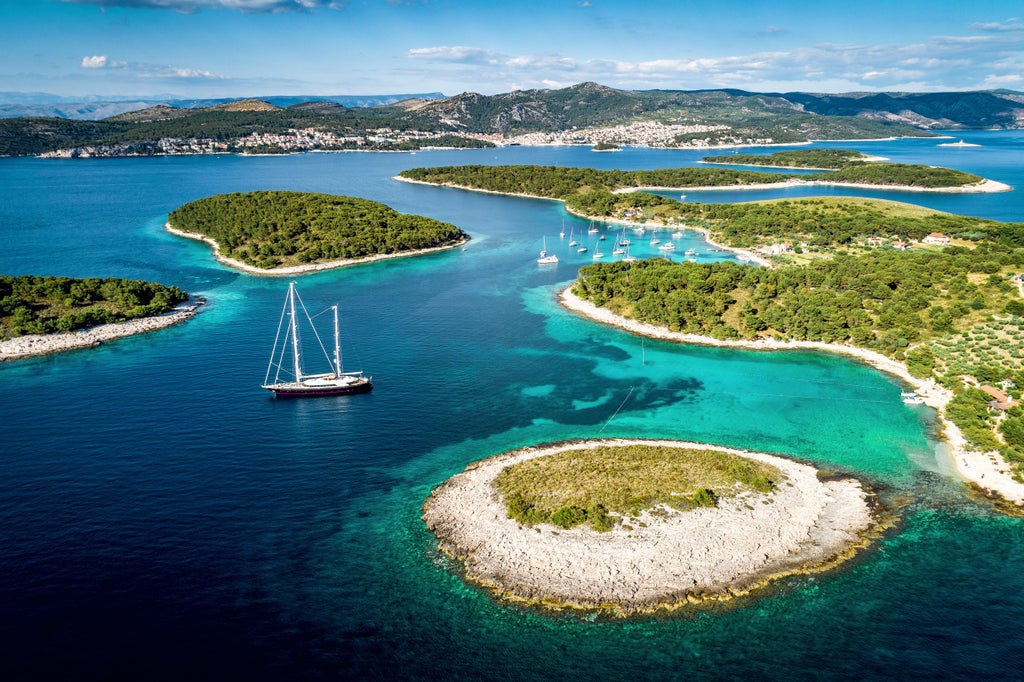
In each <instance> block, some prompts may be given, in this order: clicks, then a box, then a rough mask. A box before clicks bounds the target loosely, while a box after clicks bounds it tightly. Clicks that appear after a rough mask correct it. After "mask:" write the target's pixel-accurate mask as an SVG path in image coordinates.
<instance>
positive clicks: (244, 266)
mask: <svg viewBox="0 0 1024 682" xmlns="http://www.w3.org/2000/svg"><path fill="white" fill-rule="evenodd" d="M164 229H165V230H167V231H168V232H170V233H171V234H173V235H177V236H179V237H185V238H187V239H195V240H197V241H201V242H206V243H207V244H209V245H210V246H211V247H213V256H214V258H216V259H217V260H218V261H219V262H221V263H223V264H224V265H227V266H228V267H232V268H235V269H237V270H242V271H244V272H248V273H250V274H253V275H266V276H269V277H280V276H285V275H301V274H303V273H307V272H319V271H321V270H333V269H335V268H344V267H346V266H349V265H362V264H363V263H373V262H375V261H379V260H388V259H390V258H405V257H407V256H420V255H423V254H425V253H434V252H436V251H446V250H448V249H454V248H456V247H458V246H462V245H464V244H466V243H467V242H468V241H469V239H468V238H467V239H463V240H462V241H460V242H456V243H455V244H449V245H447V246H436V247H434V248H430V249H419V250H417V251H403V252H402V253H381V254H377V255H376V256H366V257H364V258H348V259H345V260H334V261H328V262H326V263H308V264H306V265H291V266H287V267H283V268H271V269H264V268H257V267H256V266H254V265H249V264H248V263H243V262H242V261H240V260H236V259H234V258H228V257H227V256H222V255H221V253H220V244H218V243H217V241H216V240H215V239H211V238H210V237H207V236H206V235H204V234H199V233H198V232H186V231H185V230H179V229H178V228H176V227H172V226H171V224H170V223H164Z"/></svg>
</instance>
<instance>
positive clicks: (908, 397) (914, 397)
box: [900, 391, 924, 405]
mask: <svg viewBox="0 0 1024 682" xmlns="http://www.w3.org/2000/svg"><path fill="white" fill-rule="evenodd" d="M900 398H901V399H902V400H903V404H904V405H923V404H924V398H922V397H921V396H919V395H918V394H917V393H915V392H914V391H903V392H902V393H900Z"/></svg>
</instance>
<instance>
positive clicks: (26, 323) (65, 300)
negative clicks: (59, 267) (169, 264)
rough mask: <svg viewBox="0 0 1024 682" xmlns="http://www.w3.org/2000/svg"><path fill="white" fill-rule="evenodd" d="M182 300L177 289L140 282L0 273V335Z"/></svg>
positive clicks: (143, 311) (102, 319) (62, 328)
mask: <svg viewBox="0 0 1024 682" xmlns="http://www.w3.org/2000/svg"><path fill="white" fill-rule="evenodd" d="M186 299H188V294H186V293H185V292H184V291H182V290H181V289H179V288H178V287H174V286H170V287H168V286H164V285H162V284H156V283H153V282H145V281H142V280H127V279H119V278H116V277H108V278H106V279H99V278H87V279H76V278H73V277H39V276H35V275H20V276H17V277H15V276H11V275H0V339H9V338H13V337H16V336H24V335H26V334H53V333H56V332H70V331H74V330H75V329H83V328H86V327H94V326H96V325H99V324H106V323H109V322H124V321H126V320H131V319H135V318H138V317H149V316H152V315H159V314H160V313H163V312H167V311H168V310H171V309H172V308H174V306H176V305H177V304H178V303H181V302H183V301H185V300H186Z"/></svg>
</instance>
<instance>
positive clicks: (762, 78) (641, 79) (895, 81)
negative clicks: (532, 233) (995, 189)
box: [405, 22, 1024, 92]
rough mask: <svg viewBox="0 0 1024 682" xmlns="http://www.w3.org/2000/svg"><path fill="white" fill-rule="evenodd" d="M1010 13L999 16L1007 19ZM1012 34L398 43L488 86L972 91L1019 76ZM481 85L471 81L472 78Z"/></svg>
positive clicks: (446, 74)
mask: <svg viewBox="0 0 1024 682" xmlns="http://www.w3.org/2000/svg"><path fill="white" fill-rule="evenodd" d="M1011 23H1012V22H1008V23H1007V24H1004V26H1008V25H1011ZM1019 55H1020V44H1019V36H1017V35H1016V34H1015V33H1012V32H1009V31H1008V30H1004V31H1003V32H1001V33H997V32H994V31H993V32H990V33H988V34H987V35H974V36H971V35H966V36H934V37H932V38H931V39H928V40H926V41H922V42H918V43H909V44H902V45H901V44H888V45H884V44H873V45H872V44H868V45H857V44H818V45H813V46H807V47H800V48H796V49H792V50H784V51H783V50H779V51H757V52H752V53H749V54H734V55H727V56H721V57H707V58H690V57H681V58H665V59H651V60H618V61H616V60H609V59H589V60H580V59H576V58H574V57H572V56H566V55H560V54H556V53H546V54H518V55H506V54H501V53H497V52H493V51H490V50H485V49H482V48H477V47H470V46H457V47H451V46H439V47H423V48H417V49H414V50H409V51H408V52H406V54H405V56H406V57H407V58H408V59H409V60H413V61H417V62H422V63H424V65H425V66H426V67H429V70H423V71H419V70H418V69H413V72H419V73H421V74H422V76H423V77H424V78H431V79H433V80H441V81H451V82H453V83H458V85H459V86H460V87H466V86H467V85H468V86H469V87H470V88H472V87H474V84H480V83H486V84H488V86H489V87H490V90H489V91H491V92H501V91H504V89H506V88H509V87H513V86H515V87H517V88H520V89H530V88H537V87H549V84H551V83H565V82H582V81H596V82H599V83H603V84H606V85H609V86H612V87H621V88H626V89H643V88H666V89H696V88H716V87H736V88H743V89H748V90H769V89H770V90H797V89H813V90H815V91H826V90H831V91H833V92H839V91H850V90H871V91H878V90H970V89H978V88H981V87H994V85H993V84H1002V86H1004V87H1005V86H1007V85H1011V86H1012V85H1018V86H1019V83H1020V82H1021V80H1020V78H1019V77H1018V76H1017V74H1020V73H1021V72H1022V71H1024V69H1022V68H1021V63H1020V57H1019ZM477 87H479V86H477Z"/></svg>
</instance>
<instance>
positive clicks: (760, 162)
mask: <svg viewBox="0 0 1024 682" xmlns="http://www.w3.org/2000/svg"><path fill="white" fill-rule="evenodd" d="M867 158H868V157H867V156H866V155H865V154H862V153H861V152H857V151H853V150H852V149H797V150H793V151H788V152H775V153H774V154H727V155H724V156H705V157H704V162H705V163H724V164H732V165H742V166H769V167H779V168H828V169H838V168H845V167H846V166H848V165H850V163H852V162H854V161H863V160H865V159H867Z"/></svg>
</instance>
